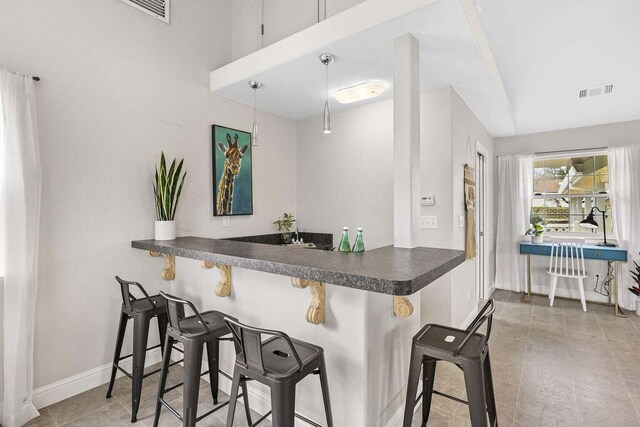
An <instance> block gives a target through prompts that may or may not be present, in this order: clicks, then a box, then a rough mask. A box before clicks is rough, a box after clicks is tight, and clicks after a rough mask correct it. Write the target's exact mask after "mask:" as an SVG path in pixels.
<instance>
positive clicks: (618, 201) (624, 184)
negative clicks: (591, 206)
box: [608, 144, 640, 310]
mask: <svg viewBox="0 0 640 427" xmlns="http://www.w3.org/2000/svg"><path fill="white" fill-rule="evenodd" d="M608 154H609V192H610V194H611V206H612V207H613V227H614V234H615V236H616V239H617V241H618V243H619V244H620V246H623V247H625V248H627V249H628V250H629V262H628V263H627V264H626V265H623V266H622V268H621V269H620V270H621V271H620V272H619V273H620V277H619V279H618V286H619V289H618V303H619V304H620V306H621V307H623V308H626V309H629V310H633V309H635V302H634V300H635V298H636V297H635V295H633V294H632V293H631V292H630V291H629V290H628V289H627V288H630V287H631V286H632V285H633V283H634V282H633V281H632V280H631V276H630V275H629V270H632V269H633V270H635V267H633V260H636V262H638V258H639V257H640V256H639V255H638V252H640V144H636V145H627V146H623V147H614V148H609V153H608ZM638 263H639V264H640V262H638Z"/></svg>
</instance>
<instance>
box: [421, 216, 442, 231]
mask: <svg viewBox="0 0 640 427" xmlns="http://www.w3.org/2000/svg"><path fill="white" fill-rule="evenodd" d="M420 228H430V229H435V228H438V217H437V216H421V217H420Z"/></svg>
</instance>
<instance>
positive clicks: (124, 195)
mask: <svg viewBox="0 0 640 427" xmlns="http://www.w3.org/2000/svg"><path fill="white" fill-rule="evenodd" d="M230 3H231V2H230V0H190V1H188V2H172V9H173V10H172V11H171V19H172V22H171V24H170V25H167V24H165V23H163V22H161V21H158V20H155V19H153V18H152V17H150V16H148V15H146V14H144V13H142V12H140V11H138V10H136V9H134V8H132V7H130V6H128V5H126V4H124V3H122V2H119V1H115V0H94V1H91V2H85V1H78V0H60V1H57V2H41V1H36V0H24V1H20V2H16V1H11V0H0V10H2V13H0V40H2V43H0V67H5V68H8V69H10V70H14V71H19V72H24V73H30V74H35V75H39V76H40V77H41V78H42V81H40V82H39V83H37V87H38V89H37V95H38V106H39V108H38V114H39V122H40V137H41V148H42V153H41V155H42V167H43V173H44V185H43V200H42V226H41V244H40V286H39V290H38V302H37V304H38V305H37V313H36V335H35V361H34V363H35V378H34V382H35V387H41V386H44V385H47V384H50V383H53V382H55V381H57V380H61V379H64V378H68V377H70V376H72V375H75V374H79V373H82V372H84V371H87V370H90V369H93V368H96V367H98V366H101V365H104V364H106V363H109V362H110V360H111V357H112V352H113V345H114V339H115V335H116V327H117V322H118V312H119V308H120V303H121V302H120V296H119V291H118V288H117V286H116V282H115V280H114V279H113V276H115V275H116V274H118V275H121V276H123V277H125V278H129V279H133V280H138V281H140V282H141V283H142V284H143V285H145V286H146V287H147V288H148V289H149V290H150V291H157V290H159V289H164V290H168V289H169V284H168V283H166V282H163V281H161V280H160V278H159V274H160V271H161V267H162V265H163V263H162V261H161V260H159V259H154V258H150V257H148V256H147V255H146V254H145V253H143V252H141V251H138V250H134V249H131V248H130V241H131V240H132V239H141V238H150V237H152V236H153V221H154V206H153V199H152V189H151V178H152V172H153V166H154V163H155V161H156V160H157V158H158V156H159V154H160V151H161V150H165V152H166V154H167V155H168V156H171V157H174V156H176V157H184V158H185V167H186V168H187V169H188V176H187V182H186V184H185V189H184V192H183V199H182V202H181V207H180V209H179V212H178V222H179V227H178V230H179V234H181V235H188V234H191V235H200V236H209V237H220V236H231V235H241V234H250V233H262V232H266V231H269V230H271V223H272V222H273V220H274V218H276V217H277V216H278V215H279V214H281V213H282V212H283V211H284V210H287V211H295V206H296V187H295V182H296V180H295V176H296V170H295V160H296V126H295V123H293V122H290V121H288V120H285V119H283V118H280V117H278V116H274V115H270V114H266V113H262V112H260V113H259V117H258V119H259V122H260V131H261V146H260V147H258V148H257V149H256V150H255V151H254V171H253V177H254V210H255V214H254V215H253V216H252V217H238V218H232V219H231V226H230V227H228V228H222V222H221V219H220V218H214V217H213V216H212V215H213V214H212V186H211V160H210V159H211V148H210V147H211V142H210V138H211V135H210V133H211V130H210V125H211V124H214V123H215V124H222V125H227V126H230V127H234V128H240V129H250V128H251V123H252V120H253V116H252V114H253V112H252V108H251V107H250V106H247V105H242V104H239V103H236V102H232V101H229V100H227V99H224V98H220V97H217V96H215V95H212V94H211V93H210V92H209V89H208V75H209V72H210V71H211V70H212V69H214V68H216V67H218V66H220V65H222V64H224V63H226V62H228V61H229V58H230V46H231V40H230V30H231V28H230V21H231V4H230ZM181 268H183V265H182V264H181V263H178V273H177V274H178V277H180V275H181V271H180V269H181ZM212 286H213V285H212ZM127 342H130V337H127ZM79 345H80V346H81V347H82V350H81V351H78V350H79V347H78V346H79Z"/></svg>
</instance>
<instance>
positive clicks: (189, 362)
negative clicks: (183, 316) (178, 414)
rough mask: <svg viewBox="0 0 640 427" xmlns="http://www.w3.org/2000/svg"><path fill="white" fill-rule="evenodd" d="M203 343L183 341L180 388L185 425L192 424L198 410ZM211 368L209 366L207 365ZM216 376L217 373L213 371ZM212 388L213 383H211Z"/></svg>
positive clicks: (194, 422)
mask: <svg viewBox="0 0 640 427" xmlns="http://www.w3.org/2000/svg"><path fill="white" fill-rule="evenodd" d="M202 351H203V344H202V343H201V342H200V343H196V342H185V343H184V385H183V387H184V388H183V390H182V393H183V394H182V402H183V403H182V406H183V410H182V419H183V424H184V426H185V427H188V426H194V425H195V424H196V417H197V415H196V414H197V411H198V394H199V391H200V370H201V369H202ZM209 370H211V367H209ZM215 375H216V376H217V373H215ZM212 388H213V384H212Z"/></svg>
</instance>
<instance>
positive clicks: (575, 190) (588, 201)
mask: <svg viewBox="0 0 640 427" xmlns="http://www.w3.org/2000/svg"><path fill="white" fill-rule="evenodd" d="M592 207H597V208H599V209H601V210H606V212H607V224H606V227H607V233H609V232H612V231H613V225H612V215H611V199H610V197H609V168H608V159H607V156H606V155H604V154H598V153H596V154H595V155H583V156H580V157H568V156H564V157H547V156H545V157H540V158H537V159H536V160H535V163H534V169H533V203H532V205H531V223H532V224H535V223H536V222H540V221H542V222H544V224H545V228H546V229H547V230H548V231H549V232H551V233H589V232H597V233H602V214H600V213H597V215H596V216H595V220H596V221H597V222H598V224H599V225H600V228H598V229H597V230H595V229H594V230H593V231H592V230H591V229H588V228H584V227H581V226H580V225H579V223H580V221H582V220H583V219H585V218H586V216H587V215H588V214H589V212H590V211H591V208H592Z"/></svg>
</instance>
